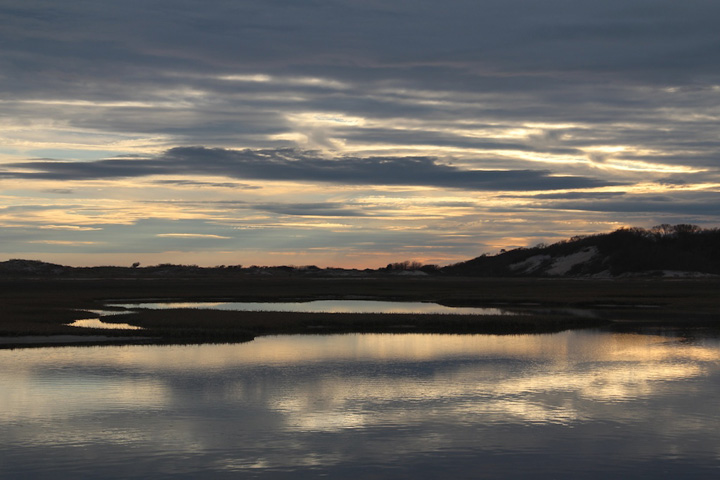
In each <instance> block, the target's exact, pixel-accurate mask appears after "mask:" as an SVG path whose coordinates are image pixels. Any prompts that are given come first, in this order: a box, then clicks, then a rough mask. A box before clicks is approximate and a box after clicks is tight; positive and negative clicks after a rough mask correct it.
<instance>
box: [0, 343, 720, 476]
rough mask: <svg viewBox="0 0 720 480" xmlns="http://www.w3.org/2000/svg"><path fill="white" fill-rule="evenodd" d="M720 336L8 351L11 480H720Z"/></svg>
mask: <svg viewBox="0 0 720 480" xmlns="http://www.w3.org/2000/svg"><path fill="white" fill-rule="evenodd" d="M718 392H720V342H719V341H718V340H717V339H713V338H702V337H696V338H684V337H675V336H662V335H639V334H612V333H603V332H591V331H576V332H565V333H560V334H552V335H520V336H490V335H465V336H461V335H328V336H276V337H264V338H258V339H256V340H255V341H253V342H250V343H245V344H235V345H202V346H130V347H127V346H125V347H118V346H115V347H109V346H106V347H65V348H42V349H28V350H4V351H0V405H1V406H2V409H0V432H2V435H0V478H23V479H37V478H221V479H222V478H315V477H323V478H340V479H353V478H362V479H365V478H373V479H374V478H393V479H394V478H401V479H402V478H407V479H425V478H428V479H429V478H468V479H469V478H492V479H495V478H497V479H500V478H503V479H505V478H518V479H519V478H533V479H545V478H653V479H657V478H698V479H699V478H719V477H718V475H719V474H720V428H719V427H720V414H719V413H718V398H719V397H718Z"/></svg>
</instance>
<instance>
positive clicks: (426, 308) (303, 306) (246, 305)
mask: <svg viewBox="0 0 720 480" xmlns="http://www.w3.org/2000/svg"><path fill="white" fill-rule="evenodd" d="M108 306H109V307H121V308H127V309H130V310H132V309H137V308H149V309H154V310H158V309H169V308H203V309H211V310H233V311H241V312H248V311H268V312H315V313H444V314H453V313H454V314H472V315H515V313H513V312H510V311H508V310H505V309H500V308H481V307H448V306H445V305H440V304H437V303H431V302H393V301H382V300H314V301H310V302H154V303H123V304H111V305H108Z"/></svg>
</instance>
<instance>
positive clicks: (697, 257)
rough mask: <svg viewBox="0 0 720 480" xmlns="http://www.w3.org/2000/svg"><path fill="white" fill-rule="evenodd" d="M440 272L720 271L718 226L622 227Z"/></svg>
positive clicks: (609, 274) (681, 273)
mask: <svg viewBox="0 0 720 480" xmlns="http://www.w3.org/2000/svg"><path fill="white" fill-rule="evenodd" d="M441 272H442V273H444V274H447V275H466V276H484V277H595V278H602V277H619V276H633V275H642V276H665V277H667V276H675V277H693V276H704V275H720V229H702V228H700V227H698V226H695V225H687V224H681V225H667V224H663V225H658V226H656V227H653V228H651V229H643V228H621V229H619V230H615V231H614V232H611V233H605V234H597V235H589V236H578V237H573V238H571V239H569V240H566V241H562V242H558V243H555V244H552V245H538V246H536V247H533V248H516V249H514V250H509V251H501V253H499V254H497V255H482V256H480V257H477V258H474V259H472V260H468V261H466V262H461V263H457V264H455V265H450V266H447V267H444V268H442V269H441Z"/></svg>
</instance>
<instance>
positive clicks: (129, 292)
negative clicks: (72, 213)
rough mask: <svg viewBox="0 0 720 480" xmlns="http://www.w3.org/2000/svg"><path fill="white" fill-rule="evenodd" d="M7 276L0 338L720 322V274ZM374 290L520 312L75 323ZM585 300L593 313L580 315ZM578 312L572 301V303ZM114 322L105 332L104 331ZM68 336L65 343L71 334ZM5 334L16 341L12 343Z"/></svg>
mask: <svg viewBox="0 0 720 480" xmlns="http://www.w3.org/2000/svg"><path fill="white" fill-rule="evenodd" d="M326 280H327V279H324V278H319V279H307V278H297V277H271V278H265V277H256V276H248V277H243V278H239V279H234V280H232V281H230V280H228V279H226V278H205V279H197V278H194V279H193V278H167V279H160V280H158V281H135V280H128V279H113V278H105V279H94V280H86V279H76V280H75V281H74V282H67V279H7V278H5V279H2V278H0V311H2V312H3V315H2V317H0V349H5V348H24V347H33V346H39V345H88V344H98V343H99V344H113V345H115V344H148V343H152V344H166V343H216V342H222V343H227V342H235V341H249V340H251V339H252V338H254V337H256V336H261V335H276V334H325V333H363V332H373V333H375V332H377V333H411V332H416V333H448V334H453V333H454V334H463V333H467V334H480V333H488V334H520V333H550V332H554V331H562V330H568V329H578V328H592V327H605V326H607V327H612V328H617V329H633V328H641V327H642V328H647V327H658V328H679V329H692V328H698V327H701V328H711V329H718V330H720V301H719V300H718V299H717V297H718V293H719V292H720V281H719V280H717V279H692V280H689V279H684V280H677V279H672V280H661V279H642V280H638V279H632V280H612V281H608V280H597V281H593V280H587V279H581V280H579V279H546V278H542V279H540V278H538V279H508V278H463V277H423V278H417V277H407V278H378V279H372V280H371V281H368V280H369V279H365V278H363V279H340V280H338V279H333V280H334V281H333V282H327V281H326ZM327 298H335V299H340V298H372V299H377V300H392V301H427V302H435V303H439V304H442V305H448V306H476V307H498V306H502V308H504V309H510V310H514V311H519V312H523V315H497V316H493V315H463V314H353V313H300V312H267V311H266V312H237V311H235V312H233V311H219V310H201V309H175V310H138V311H134V312H132V313H127V314H123V315H108V316H103V317H101V320H102V321H103V322H106V323H129V324H131V325H134V326H138V327H141V328H142V329H143V330H133V331H120V330H111V331H110V330H107V329H92V328H82V327H71V326H69V325H68V324H69V323H72V322H73V321H75V320H82V319H93V318H95V319H96V318H98V312H97V310H104V309H105V310H107V308H106V304H107V303H110V302H112V303H122V302H125V303H129V302H130V301H131V300H132V301H138V300H140V301H157V300H170V299H172V300H174V301H182V302H198V301H206V302H217V301H228V300H231V301H236V302H250V301H253V302H273V301H287V300H289V299H292V300H294V301H310V300H316V299H327ZM589 310H592V311H593V312H594V313H597V315H596V316H587V315H582V314H581V313H582V312H587V311H589ZM573 312H575V313H573ZM111 332H112V333H111ZM69 342H70V343H69ZM10 345H12V347H10Z"/></svg>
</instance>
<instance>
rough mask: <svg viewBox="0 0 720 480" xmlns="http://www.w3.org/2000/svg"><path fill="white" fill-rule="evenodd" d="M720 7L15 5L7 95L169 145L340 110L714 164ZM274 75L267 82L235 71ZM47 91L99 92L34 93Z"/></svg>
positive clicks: (227, 139) (13, 104) (544, 146)
mask: <svg viewBox="0 0 720 480" xmlns="http://www.w3.org/2000/svg"><path fill="white" fill-rule="evenodd" d="M719 19H720V3H718V2H714V1H709V0H688V1H685V2H682V3H680V2H676V1H671V0H656V1H649V0H607V1H604V2H591V1H583V0H580V1H572V2H570V1H567V0H546V1H543V2H537V1H536V0H481V1H477V0H452V1H449V2H445V3H443V4H442V5H440V4H439V3H438V2H437V1H435V0H414V1H409V0H403V1H395V2H381V1H375V0H334V1H303V2H295V1H281V0H266V1H264V2H255V1H247V0H246V1H242V0H208V1H206V2H177V1H172V0H143V1H140V0H129V1H123V2H117V1H112V0H104V1H103V0H98V1H87V0H66V1H63V2H56V1H52V0H35V1H27V0H5V1H4V2H3V6H2V8H0V24H2V25H3V28H2V29H1V30H0V44H2V46H3V48H2V50H1V51H0V72H2V75H3V76H0V95H3V98H4V100H5V101H6V102H7V103H4V104H3V106H2V108H3V111H4V112H5V115H7V116H8V118H17V119H23V120H24V121H26V122H32V121H34V120H36V119H45V118H52V119H54V120H55V121H57V122H58V123H60V124H63V125H69V126H71V127H73V128H80V129H93V130H100V131H106V132H122V133H129V134H132V133H137V134H144V135H156V134H159V135H166V136H169V137H171V139H170V140H168V141H167V143H166V144H165V145H167V146H173V145H197V144H201V145H212V146H220V147H231V148H232V147H236V146H237V145H249V146H253V147H256V148H266V147H268V148H269V147H277V146H287V145H288V144H289V142H288V141H287V140H283V141H278V140H274V141H273V140H271V139H270V137H271V136H273V135H280V134H283V133H294V132H296V130H297V129H298V128H302V126H299V127H298V126H291V125H288V121H287V119H286V115H288V114H293V113H302V112H308V111H324V112H338V113H343V114H347V115H357V116H362V117H366V118H375V119H388V120H392V119H397V118H408V119H413V120H418V121H423V122H426V123H427V124H431V125H435V126H439V128H440V130H442V128H443V125H445V126H448V125H450V126H452V128H454V129H455V131H456V133H448V132H447V131H432V129H431V128H428V125H426V126H425V128H418V129H415V130H412V131H410V130H394V129H392V128H369V127H368V128H355V129H348V128H336V129H334V130H333V131H332V132H330V133H329V134H326V137H327V136H328V135H330V136H332V135H333V134H334V135H335V136H338V137H342V138H347V139H349V140H352V141H356V142H362V143H365V144H370V143H377V144H396V145H400V146H402V145H408V146H417V145H424V144H431V145H434V146H441V147H442V146H454V147H460V148H471V149H484V150H486V149H493V148H500V149H516V150H521V151H529V152H542V153H544V154H547V155H573V154H577V153H578V149H581V148H583V147H590V146H594V145H597V144H602V145H618V144H619V145H631V146H634V147H639V148H643V149H646V150H647V149H662V150H665V153H666V154H673V155H672V156H668V157H659V159H658V157H657V156H655V157H653V156H652V155H647V157H648V158H649V160H648V161H652V159H653V158H654V159H655V160H656V161H658V162H661V163H663V162H667V163H670V162H675V161H676V162H681V164H683V165H694V164H695V163H694V162H696V161H697V162H699V163H698V164H701V165H712V163H713V161H716V160H717V151H718V145H717V142H716V137H717V135H715V133H716V131H717V113H716V112H717V108H718V107H720V99H718V95H717V92H716V91H715V88H716V86H717V85H718V84H720V79H719V78H718V77H719V76H720V41H719V40H718V36H717V33H716V30H717V23H718V20H719ZM256 74H262V75H265V76H266V77H267V78H263V77H259V78H258V79H256V80H252V79H250V80H247V79H246V80H241V81H240V80H231V78H232V75H235V76H240V77H241V78H242V75H246V76H247V75H250V76H252V75H256ZM228 76H230V77H228ZM302 79H305V80H306V81H300V80H302ZM308 79H314V80H318V81H317V82H313V81H307V80H308ZM666 87H667V88H668V89H667V90H666ZM42 99H71V100H83V101H87V102H95V104H93V105H92V106H88V105H66V104H57V105H47V104H28V103H23V102H25V101H26V100H33V101H35V100H42ZM112 101H116V102H120V103H122V102H128V101H131V102H140V103H143V102H146V103H147V105H146V106H128V105H107V104H106V102H112ZM103 102H105V103H103ZM458 119H464V120H472V121H477V123H478V126H480V125H481V124H485V125H489V124H494V125H497V124H498V123H506V124H512V125H515V126H522V124H524V123H528V122H544V123H552V122H556V123H563V122H565V123H568V122H570V123H571V122H575V123H578V122H582V123H585V124H587V126H588V128H587V129H585V130H581V129H572V128H569V129H567V133H568V135H565V136H563V137H555V138H552V137H537V138H534V139H528V140H527V141H524V140H518V141H503V140H497V139H493V138H492V136H491V135H489V136H488V138H482V139H480V138H478V137H477V136H467V137H463V136H462V135H458V134H457V129H458V128H461V127H458V126H457V125H452V124H453V121H454V120H458ZM444 122H445V123H444ZM618 123H622V124H623V125H622V127H621V128H618V126H617V124H618ZM311 136H312V135H311ZM173 142H174V143H173ZM321 143H322V142H321ZM325 144H329V143H327V142H325ZM689 150H692V151H689ZM684 154H688V155H687V156H683V155H684ZM630 158H632V157H630Z"/></svg>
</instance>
